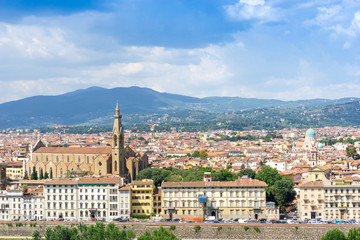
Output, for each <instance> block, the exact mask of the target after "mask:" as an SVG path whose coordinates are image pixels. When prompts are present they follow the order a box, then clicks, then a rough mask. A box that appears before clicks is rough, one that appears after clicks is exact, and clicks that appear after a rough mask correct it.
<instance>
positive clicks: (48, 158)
mask: <svg viewBox="0 0 360 240" xmlns="http://www.w3.org/2000/svg"><path fill="white" fill-rule="evenodd" d="M121 117H122V116H121V114H120V109H119V104H118V103H117V105H116V111H115V115H114V126H113V131H112V144H111V147H96V148H95V147H46V146H45V144H44V143H43V142H42V141H41V140H39V141H38V142H37V143H36V144H35V145H34V146H33V149H32V152H31V157H30V159H29V160H27V162H26V163H25V171H27V174H28V176H31V174H32V171H33V169H34V167H35V169H36V171H37V174H40V172H43V174H45V172H47V173H48V175H49V176H50V177H52V178H65V177H67V175H68V173H75V174H76V175H82V174H86V173H87V174H89V175H97V176H103V175H119V176H121V177H123V178H124V179H126V180H127V181H128V182H131V181H132V180H135V177H136V175H137V174H138V173H139V171H141V170H142V169H145V168H147V167H148V156H147V155H146V153H136V152H134V151H133V150H132V149H131V148H130V147H129V146H127V147H125V146H124V129H123V126H122V122H121Z"/></svg>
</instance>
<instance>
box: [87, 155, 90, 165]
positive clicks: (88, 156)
mask: <svg viewBox="0 0 360 240" xmlns="http://www.w3.org/2000/svg"><path fill="white" fill-rule="evenodd" d="M87 163H88V164H89V163H90V162H89V156H87Z"/></svg>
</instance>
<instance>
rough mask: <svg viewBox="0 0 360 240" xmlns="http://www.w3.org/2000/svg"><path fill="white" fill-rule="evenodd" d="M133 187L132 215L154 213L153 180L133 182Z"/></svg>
mask: <svg viewBox="0 0 360 240" xmlns="http://www.w3.org/2000/svg"><path fill="white" fill-rule="evenodd" d="M130 187H131V214H133V215H150V214H152V213H153V212H154V208H153V205H154V201H153V197H154V190H155V185H154V182H153V181H152V180H147V179H144V180H141V181H133V182H132V183H131V185H130Z"/></svg>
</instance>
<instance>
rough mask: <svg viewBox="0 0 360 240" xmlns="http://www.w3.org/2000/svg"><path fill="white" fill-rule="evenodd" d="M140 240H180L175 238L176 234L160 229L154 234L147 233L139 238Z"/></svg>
mask: <svg viewBox="0 0 360 240" xmlns="http://www.w3.org/2000/svg"><path fill="white" fill-rule="evenodd" d="M138 240H180V239H179V238H177V237H176V236H175V234H174V233H172V232H170V231H167V230H166V229H165V228H163V227H160V228H159V229H155V230H154V231H153V232H152V234H150V233H149V232H145V233H144V234H143V235H141V236H140V237H138Z"/></svg>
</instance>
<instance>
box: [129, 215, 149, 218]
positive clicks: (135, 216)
mask: <svg viewBox="0 0 360 240" xmlns="http://www.w3.org/2000/svg"><path fill="white" fill-rule="evenodd" d="M130 217H132V218H137V219H147V218H150V215H146V214H131V215H130Z"/></svg>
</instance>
